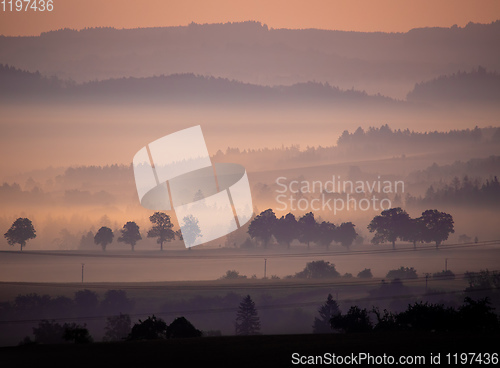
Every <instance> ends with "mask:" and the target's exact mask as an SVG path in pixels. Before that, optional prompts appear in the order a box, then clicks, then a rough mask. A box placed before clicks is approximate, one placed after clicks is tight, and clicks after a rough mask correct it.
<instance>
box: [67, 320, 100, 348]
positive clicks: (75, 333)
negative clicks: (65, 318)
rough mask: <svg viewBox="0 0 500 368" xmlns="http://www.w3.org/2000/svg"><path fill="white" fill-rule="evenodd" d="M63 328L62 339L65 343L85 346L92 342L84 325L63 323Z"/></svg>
mask: <svg viewBox="0 0 500 368" xmlns="http://www.w3.org/2000/svg"><path fill="white" fill-rule="evenodd" d="M63 328H64V334H63V339H64V340H66V341H73V342H74V343H76V344H87V343H90V342H92V341H93V340H92V336H90V334H89V330H88V329H87V325H85V324H84V325H83V326H80V325H78V324H76V323H71V324H70V323H65V324H64V325H63Z"/></svg>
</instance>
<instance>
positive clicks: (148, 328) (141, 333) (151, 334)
mask: <svg viewBox="0 0 500 368" xmlns="http://www.w3.org/2000/svg"><path fill="white" fill-rule="evenodd" d="M166 337H167V324H166V323H165V321H164V320H163V319H161V318H156V316H155V315H154V314H153V315H152V316H150V317H148V318H147V319H146V320H144V321H141V320H139V323H136V324H135V325H134V327H132V331H131V332H130V335H129V337H128V338H129V339H130V340H158V339H165V338H166Z"/></svg>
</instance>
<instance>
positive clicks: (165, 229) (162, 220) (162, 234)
mask: <svg viewBox="0 0 500 368" xmlns="http://www.w3.org/2000/svg"><path fill="white" fill-rule="evenodd" d="M149 221H151V223H152V224H153V227H152V228H151V229H150V230H149V231H148V238H158V239H156V242H157V243H158V244H160V249H161V250H163V243H165V242H169V241H171V240H173V239H175V232H174V231H173V230H172V228H173V227H174V225H173V224H172V222H171V221H170V216H169V215H167V214H166V213H163V212H155V213H154V214H153V215H152V216H150V217H149Z"/></svg>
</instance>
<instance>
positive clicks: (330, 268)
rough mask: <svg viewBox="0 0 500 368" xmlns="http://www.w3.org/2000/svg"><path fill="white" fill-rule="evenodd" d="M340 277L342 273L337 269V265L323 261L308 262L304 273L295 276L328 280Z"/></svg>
mask: <svg viewBox="0 0 500 368" xmlns="http://www.w3.org/2000/svg"><path fill="white" fill-rule="evenodd" d="M339 276H340V273H338V272H337V270H336V269H335V265H334V264H330V262H328V261H323V260H320V261H312V262H308V263H307V264H306V267H305V268H304V269H303V270H302V271H300V272H298V273H296V274H295V277H298V278H304V279H326V278H334V277H339Z"/></svg>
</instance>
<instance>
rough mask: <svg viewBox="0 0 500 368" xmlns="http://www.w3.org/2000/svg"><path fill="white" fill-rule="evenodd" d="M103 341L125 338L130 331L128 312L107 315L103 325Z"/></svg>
mask: <svg viewBox="0 0 500 368" xmlns="http://www.w3.org/2000/svg"><path fill="white" fill-rule="evenodd" d="M104 329H105V331H106V333H105V334H104V340H105V341H121V340H124V339H126V338H127V336H128V335H129V334H130V332H131V323H130V316H129V315H128V314H121V313H120V314H119V315H117V316H111V317H108V318H107V320H106V326H105V327H104Z"/></svg>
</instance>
